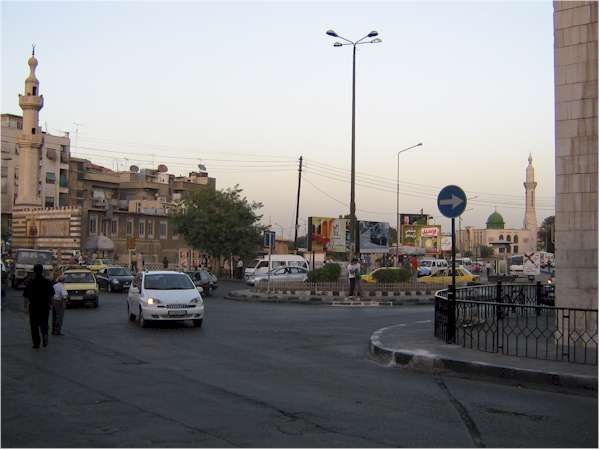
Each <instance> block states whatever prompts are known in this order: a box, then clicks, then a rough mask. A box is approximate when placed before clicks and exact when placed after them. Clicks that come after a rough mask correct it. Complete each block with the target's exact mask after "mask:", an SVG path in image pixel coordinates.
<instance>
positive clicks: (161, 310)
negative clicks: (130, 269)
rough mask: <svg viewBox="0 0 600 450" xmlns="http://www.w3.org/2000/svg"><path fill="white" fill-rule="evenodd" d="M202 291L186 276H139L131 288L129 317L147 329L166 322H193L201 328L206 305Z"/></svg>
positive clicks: (151, 273) (183, 274) (168, 273)
mask: <svg viewBox="0 0 600 450" xmlns="http://www.w3.org/2000/svg"><path fill="white" fill-rule="evenodd" d="M199 289H202V288H196V286H195V285H194V283H193V282H192V280H191V279H190V277H189V276H187V275H186V274H185V273H179V272H158V271H157V272H141V273H138V274H137V275H136V277H135V278H134V279H133V283H131V286H130V287H129V293H128V295H127V316H128V317H129V320H131V321H132V322H133V321H134V320H136V318H137V320H138V322H139V324H140V326H141V327H144V328H145V327H147V326H148V325H149V323H150V322H152V321H164V320H191V321H192V322H193V324H194V326H195V327H201V326H202V320H203V319H204V302H203V301H202V296H201V295H200V292H201V291H200V292H199Z"/></svg>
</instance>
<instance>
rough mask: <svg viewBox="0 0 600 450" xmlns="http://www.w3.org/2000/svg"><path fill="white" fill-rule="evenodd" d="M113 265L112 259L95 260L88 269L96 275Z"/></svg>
mask: <svg viewBox="0 0 600 450" xmlns="http://www.w3.org/2000/svg"><path fill="white" fill-rule="evenodd" d="M112 263H113V262H112V259H95V260H93V261H92V263H91V264H89V265H88V266H87V268H88V269H90V270H91V271H92V272H94V273H96V272H98V271H100V270H102V269H106V268H108V266H112Z"/></svg>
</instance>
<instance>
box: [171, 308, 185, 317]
mask: <svg viewBox="0 0 600 450" xmlns="http://www.w3.org/2000/svg"><path fill="white" fill-rule="evenodd" d="M169 315H170V316H186V315H187V311H186V310H185V309H176V310H175V311H169Z"/></svg>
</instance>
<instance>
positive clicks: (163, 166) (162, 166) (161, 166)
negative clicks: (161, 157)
mask: <svg viewBox="0 0 600 450" xmlns="http://www.w3.org/2000/svg"><path fill="white" fill-rule="evenodd" d="M168 170H169V169H168V168H167V166H165V165H164V164H161V165H159V166H158V171H159V172H160V173H165V172H167V171H168Z"/></svg>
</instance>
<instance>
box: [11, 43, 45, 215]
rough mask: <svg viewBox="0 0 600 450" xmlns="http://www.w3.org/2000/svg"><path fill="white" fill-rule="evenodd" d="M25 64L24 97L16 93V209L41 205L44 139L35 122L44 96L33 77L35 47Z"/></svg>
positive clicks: (35, 64) (37, 119) (35, 63)
mask: <svg viewBox="0 0 600 450" xmlns="http://www.w3.org/2000/svg"><path fill="white" fill-rule="evenodd" d="M27 64H29V69H30V73H29V76H28V77H27V78H26V79H25V95H21V94H19V106H20V107H21V109H22V110H23V129H22V131H21V133H19V135H18V136H17V145H18V146H19V191H18V193H17V198H16V200H15V208H16V209H22V208H31V207H40V206H42V200H41V198H40V195H39V192H38V183H39V181H40V174H39V171H40V169H39V166H40V151H41V148H42V145H43V139H44V138H43V135H42V130H41V129H40V127H39V126H38V122H39V113H40V109H42V107H43V106H44V97H43V96H42V95H39V85H40V82H39V81H38V79H37V78H36V76H35V68H36V67H37V65H38V62H37V59H36V58H35V46H34V47H33V50H32V52H31V58H29V61H27Z"/></svg>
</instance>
